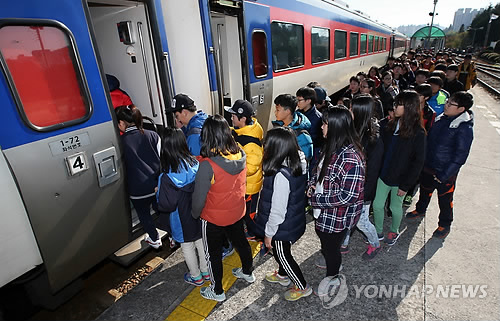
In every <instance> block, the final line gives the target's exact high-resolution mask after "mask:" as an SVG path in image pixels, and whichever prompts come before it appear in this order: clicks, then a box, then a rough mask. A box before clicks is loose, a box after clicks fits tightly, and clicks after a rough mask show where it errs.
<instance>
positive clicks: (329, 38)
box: [311, 26, 332, 65]
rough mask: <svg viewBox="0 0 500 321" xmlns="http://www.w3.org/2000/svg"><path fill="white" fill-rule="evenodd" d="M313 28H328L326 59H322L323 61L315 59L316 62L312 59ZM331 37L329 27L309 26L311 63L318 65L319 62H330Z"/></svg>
mask: <svg viewBox="0 0 500 321" xmlns="http://www.w3.org/2000/svg"><path fill="white" fill-rule="evenodd" d="M313 28H316V29H324V30H328V60H323V61H317V62H313V61H312V59H313V56H312V47H313V46H312V30H313ZM331 39H332V36H331V30H330V28H328V27H319V26H311V65H320V64H324V63H327V62H330V60H331V59H332V58H331Z"/></svg>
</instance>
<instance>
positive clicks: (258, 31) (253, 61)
mask: <svg viewBox="0 0 500 321" xmlns="http://www.w3.org/2000/svg"><path fill="white" fill-rule="evenodd" d="M256 33H263V34H264V37H265V41H264V52H265V53H266V58H267V59H266V60H267V61H266V62H267V64H266V67H267V70H266V73H265V74H264V75H262V76H257V75H256V74H255V55H254V52H255V50H254V46H253V36H254V34H256ZM251 41H252V65H253V75H254V77H255V78H256V79H262V78H266V77H267V76H268V75H269V55H268V52H267V33H266V31H265V30H264V29H254V30H252V38H251Z"/></svg>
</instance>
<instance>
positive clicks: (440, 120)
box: [425, 110, 474, 182]
mask: <svg viewBox="0 0 500 321" xmlns="http://www.w3.org/2000/svg"><path fill="white" fill-rule="evenodd" d="M473 126H474V114H473V113H472V111H470V110H469V111H466V112H463V113H462V114H460V115H458V116H456V117H448V116H446V115H445V114H441V115H440V116H439V117H437V118H436V121H435V122H434V125H433V126H432V127H431V130H430V131H429V135H428V136H427V153H426V158H425V167H428V168H431V169H433V170H435V171H436V177H437V178H438V179H439V180H440V181H441V182H445V181H447V180H448V179H449V178H450V177H452V176H454V175H457V174H458V171H459V170H460V167H461V166H462V165H463V164H465V161H466V160H467V157H468V156H469V151H470V147H471V145H472V140H473V138H474V135H473V130H472V128H473Z"/></svg>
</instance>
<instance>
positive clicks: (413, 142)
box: [373, 90, 426, 245]
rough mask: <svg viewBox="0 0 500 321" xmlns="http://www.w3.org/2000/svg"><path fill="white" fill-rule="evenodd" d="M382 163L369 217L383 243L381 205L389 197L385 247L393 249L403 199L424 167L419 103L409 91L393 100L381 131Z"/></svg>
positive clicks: (423, 133)
mask: <svg viewBox="0 0 500 321" xmlns="http://www.w3.org/2000/svg"><path fill="white" fill-rule="evenodd" d="M381 136H382V141H383V143H384V159H383V162H382V168H381V171H380V176H379V179H378V181H377V190H376V196H375V199H374V200H373V217H374V221H375V228H376V229H377V234H378V237H379V240H383V239H384V234H383V224H384V205H385V202H386V200H387V197H388V196H389V194H390V197H391V199H390V206H389V208H390V210H391V212H392V225H391V228H390V231H389V233H388V234H387V237H386V238H385V243H387V244H388V245H394V243H396V241H397V240H398V238H399V225H400V224H401V218H402V216H403V199H404V197H405V195H406V193H407V192H408V190H409V188H410V187H412V186H413V185H414V184H415V183H416V182H417V180H418V177H419V176H420V172H421V170H422V167H423V165H424V156H425V142H426V137H425V130H424V128H423V127H422V114H421V112H420V99H419V96H418V94H417V93H416V92H415V91H413V90H405V91H403V92H402V93H400V94H399V95H397V96H396V98H395V100H394V118H393V119H391V120H390V121H389V122H388V124H387V125H386V127H385V129H384V130H383V131H382V135H381Z"/></svg>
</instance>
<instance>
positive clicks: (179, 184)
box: [156, 163, 201, 243]
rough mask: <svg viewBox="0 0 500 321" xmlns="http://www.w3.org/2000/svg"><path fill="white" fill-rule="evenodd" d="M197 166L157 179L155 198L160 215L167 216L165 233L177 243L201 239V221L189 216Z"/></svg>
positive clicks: (162, 175)
mask: <svg viewBox="0 0 500 321" xmlns="http://www.w3.org/2000/svg"><path fill="white" fill-rule="evenodd" d="M198 166H199V164H198V163H196V165H194V166H192V167H188V168H187V169H186V168H184V167H183V168H181V169H180V172H179V173H173V172H168V173H162V174H161V175H160V177H159V178H158V191H157V193H156V198H157V201H158V209H159V211H160V213H167V215H169V217H168V220H166V221H167V222H166V224H167V226H166V228H167V231H168V232H169V233H170V235H172V238H173V239H174V240H175V241H177V242H179V243H183V242H193V241H196V240H198V239H200V238H201V221H200V220H199V219H194V218H193V217H192V216H191V202H192V195H193V191H194V179H195V177H196V172H198Z"/></svg>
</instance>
